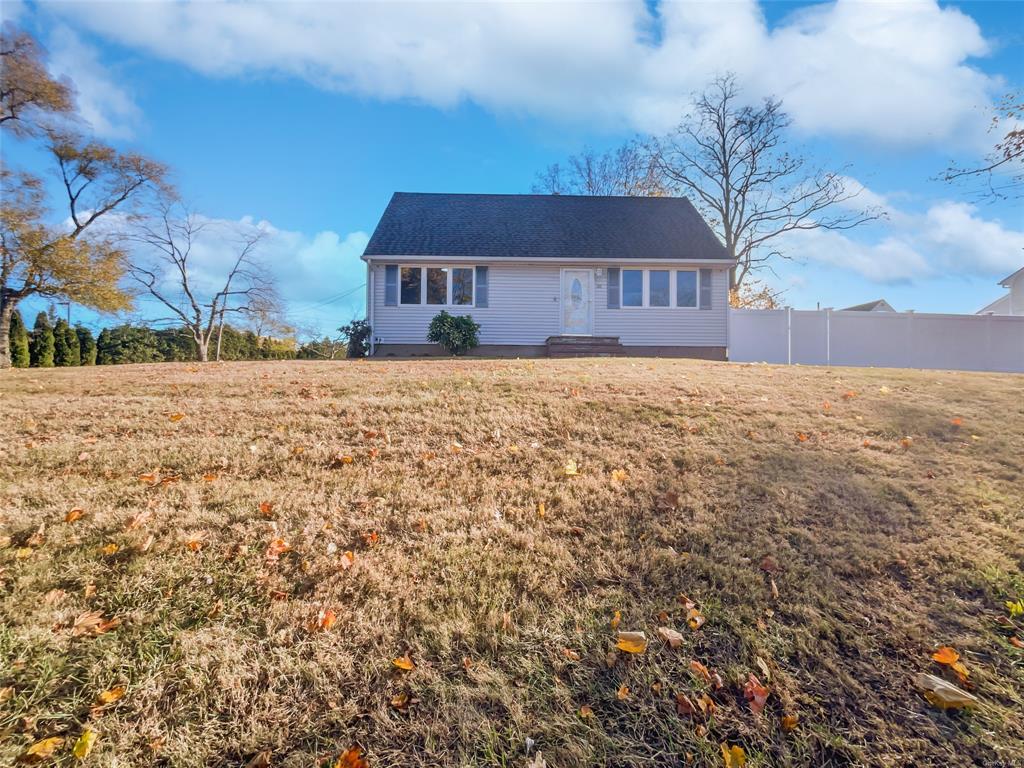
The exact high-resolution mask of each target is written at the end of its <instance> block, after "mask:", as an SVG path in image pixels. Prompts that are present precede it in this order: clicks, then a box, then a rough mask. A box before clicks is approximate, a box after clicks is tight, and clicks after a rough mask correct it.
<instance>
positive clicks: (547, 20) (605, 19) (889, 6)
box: [48, 0, 1001, 147]
mask: <svg viewBox="0 0 1024 768" xmlns="http://www.w3.org/2000/svg"><path fill="white" fill-rule="evenodd" d="M48 7H49V8H51V9H57V10H58V11H59V12H60V13H63V14H64V16H65V18H68V19H72V18H73V19H75V21H76V22H77V23H78V24H81V25H83V26H85V27H88V28H89V29H91V30H93V31H94V32H96V33H99V34H101V35H104V36H106V37H108V38H110V39H112V40H115V41H117V42H120V43H122V44H125V45H130V46H135V47H139V48H142V49H145V50H147V51H150V52H152V53H154V54H156V55H158V56H161V57H163V58H166V59H169V60H174V61H179V62H181V63H183V64H185V65H187V66H189V67H192V68H194V69H196V70H198V71H200V72H203V73H205V74H208V75H211V76H225V77H226V76H235V75H254V74H255V75H259V74H277V75H287V76H295V77H300V78H304V79H306V80H308V81H310V82H312V83H314V84H315V85H317V86H319V87H322V88H326V89H333V90H339V91H345V92H352V93H357V94H361V95H368V96H371V97H376V98H381V99H413V100H417V101H421V102H425V103H427V104H431V105H435V106H439V107H449V106H452V105H454V104H457V103H459V102H460V101H463V100H471V101H474V102H476V103H478V104H481V105H483V106H485V107H488V108H491V109H494V110H496V111H513V112H523V113H528V114H533V115H539V116H542V117H549V118H550V117H554V118H561V119H570V120H580V121H594V120H597V121H600V122H603V123H605V124H606V125H608V126H609V127H615V128H622V127H629V128H634V129H638V130H642V131H661V130H664V129H666V128H668V127H670V126H671V125H672V124H674V122H675V121H676V120H677V119H678V117H679V114H680V110H681V106H682V104H683V102H684V101H685V99H686V97H687V96H688V94H689V93H691V92H692V91H693V90H695V89H697V88H699V87H701V86H702V85H704V84H705V83H706V82H707V80H708V78H709V77H710V76H712V75H714V74H716V73H719V72H722V71H724V70H733V71H736V72H737V73H738V74H739V76H740V77H741V79H742V81H743V82H744V83H746V85H747V87H748V91H749V93H750V95H751V96H761V95H769V94H775V95H778V96H780V97H782V98H784V100H785V103H786V108H787V109H788V110H789V111H790V113H791V114H792V116H793V118H794V120H795V125H796V127H797V129H798V130H800V131H802V132H804V133H806V134H808V135H810V134H829V135H840V136H856V137H866V138H869V139H873V140H881V141H885V142H891V143H895V144H919V143H936V144H938V143H942V144H943V145H944V146H946V147H948V145H949V143H950V142H959V143H964V142H976V141H980V139H981V135H982V134H983V132H984V127H985V124H986V116H985V115H983V114H980V112H981V111H982V110H980V109H979V108H983V107H986V106H988V105H989V104H990V103H991V96H992V93H993V91H995V90H997V89H998V88H1000V86H1001V84H1000V83H998V82H997V81H995V80H994V79H993V78H990V77H989V76H987V75H985V74H983V73H981V72H980V71H978V70H977V69H974V68H973V67H972V66H971V65H970V61H971V59H972V58H973V57H978V56H983V55H985V54H986V53H987V52H988V44H987V42H986V41H985V40H984V39H983V37H982V35H981V32H980V31H979V28H978V26H977V24H976V23H975V22H974V21H973V20H972V19H971V18H970V17H969V16H967V15H965V14H964V13H963V12H961V11H960V10H958V9H956V8H953V7H948V6H946V7H943V6H940V5H939V4H938V3H937V2H935V1H934V0H917V1H916V2H914V1H912V2H898V3H897V2H887V3H877V2H863V1H857V0H838V2H835V3H827V4H821V5H816V6H812V7H811V8H809V9H805V10H802V11H800V12H798V13H795V14H793V15H791V16H790V17H788V18H786V19H785V20H784V21H782V22H781V23H779V24H776V25H774V26H772V27H769V26H768V24H767V22H766V21H765V19H764V16H763V14H762V10H761V7H760V6H759V5H758V4H757V2H755V0H738V1H737V2H730V3H681V2H671V3H669V2H663V3H661V4H660V5H659V6H658V10H657V14H656V15H655V14H652V12H651V11H650V10H649V9H648V7H647V5H646V3H645V2H644V1H643V0H623V1H622V2H602V3H591V2H573V1H566V2H557V3H540V2H517V1H516V0H505V1H504V2H476V3H454V2H451V3H438V2H402V3H387V2H384V3H286V2H270V3H252V4H240V3H215V2H214V3H198V2H191V3H190V2H174V3H165V2H156V3H152V2H147V3H119V4H117V5H116V6H112V5H110V4H107V3H99V4H94V3H89V2H82V3H68V4H64V5H61V6H54V5H51V6H48Z"/></svg>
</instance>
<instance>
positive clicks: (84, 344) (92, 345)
mask: <svg viewBox="0 0 1024 768" xmlns="http://www.w3.org/2000/svg"><path fill="white" fill-rule="evenodd" d="M75 335H76V336H78V356H79V365H96V339H94V338H93V336H92V331H90V330H89V329H88V328H86V327H85V326H84V325H76V326H75Z"/></svg>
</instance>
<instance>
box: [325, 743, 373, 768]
mask: <svg viewBox="0 0 1024 768" xmlns="http://www.w3.org/2000/svg"><path fill="white" fill-rule="evenodd" d="M362 755H363V750H362V748H361V747H349V748H348V749H346V750H345V751H344V752H342V753H341V755H340V756H339V757H338V759H337V761H336V762H335V763H334V766H333V768H370V764H369V763H368V762H366V761H365V760H364V759H363V757H362Z"/></svg>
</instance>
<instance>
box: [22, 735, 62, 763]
mask: <svg viewBox="0 0 1024 768" xmlns="http://www.w3.org/2000/svg"><path fill="white" fill-rule="evenodd" d="M62 746H64V738H63V737H62V736H51V737H50V738H48V739H43V740H41V741H37V742H36V743H34V744H33V745H32V746H30V747H29V748H28V749H26V750H25V751H24V752H23V753H22V755H21V757H19V758H18V761H19V762H22V763H29V764H30V765H31V764H35V763H41V762H43V761H45V760H49V759H50V758H51V757H53V753H54V752H56V751H57V750H58V749H60V748H61V747H62Z"/></svg>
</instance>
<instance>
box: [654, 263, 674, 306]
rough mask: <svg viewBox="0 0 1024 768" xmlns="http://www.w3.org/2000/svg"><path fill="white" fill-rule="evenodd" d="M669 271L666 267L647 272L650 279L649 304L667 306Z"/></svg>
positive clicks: (668, 304)
mask: <svg viewBox="0 0 1024 768" xmlns="http://www.w3.org/2000/svg"><path fill="white" fill-rule="evenodd" d="M668 276H669V271H668V270H667V269H652V270H651V271H650V273H649V279H650V303H649V304H650V306H652V307H667V306H670V302H669V295H668V291H669V279H668Z"/></svg>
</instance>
